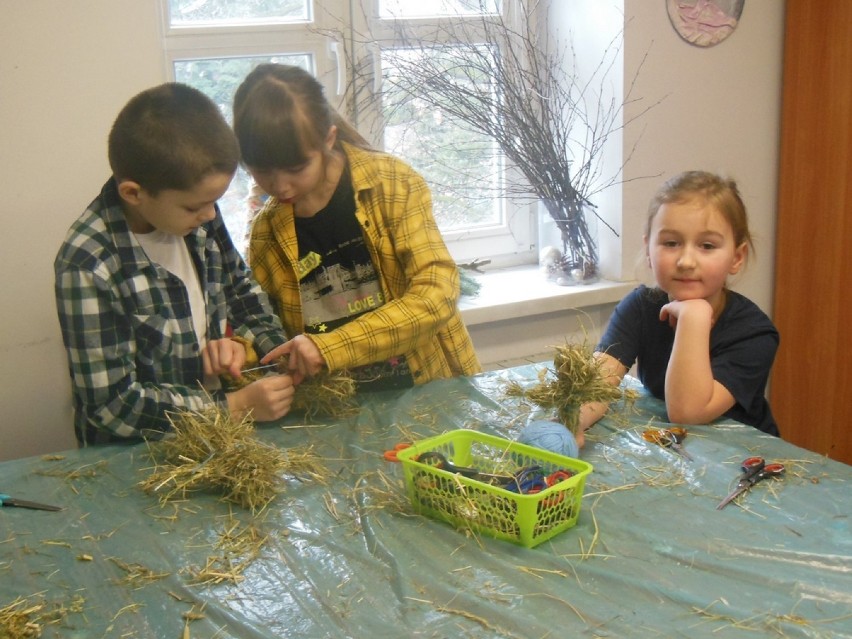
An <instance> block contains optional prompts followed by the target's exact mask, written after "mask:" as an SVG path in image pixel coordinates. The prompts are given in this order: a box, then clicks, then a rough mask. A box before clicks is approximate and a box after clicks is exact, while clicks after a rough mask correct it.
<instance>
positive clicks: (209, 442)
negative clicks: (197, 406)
mask: <svg viewBox="0 0 852 639" xmlns="http://www.w3.org/2000/svg"><path fill="white" fill-rule="evenodd" d="M169 421H170V422H171V424H172V429H173V432H174V436H173V437H172V438H170V439H165V440H163V441H160V442H152V443H150V444H149V446H150V452H151V457H152V458H153V459H154V461H155V463H156V464H157V465H156V466H155V467H154V469H153V472H152V473H151V475H150V476H149V477H148V478H147V479H146V480H144V481H143V482H141V484H140V485H141V487H142V488H143V490H145V491H146V492H149V493H153V492H158V493H159V494H160V495H161V498H162V500H163V501H167V500H169V499H173V498H175V497H180V498H183V497H185V496H186V494H187V493H188V492H191V491H195V490H211V491H216V492H221V493H222V496H223V499H225V500H227V501H231V502H234V503H236V504H239V505H240V506H243V507H245V508H249V509H251V510H252V512H256V511H258V510H260V509H262V508H264V507H265V506H266V505H267V504H268V503H269V502H270V501H271V500H272V499H273V498H274V497H275V496H276V495H277V494H278V493H279V492H280V491H281V490H282V489H283V483H284V476H285V475H291V476H296V477H298V478H300V479H301V478H309V479H313V480H320V481H321V480H322V478H323V477H324V476H325V475H326V473H325V472H324V469H323V468H322V465H321V464H320V461H319V458H318V457H317V456H316V455H315V454H314V453H313V452H312V450H311V449H310V448H301V449H300V448H290V449H287V450H283V449H280V448H278V447H276V446H272V445H270V444H267V443H264V442H262V441H260V440H258V439H257V438H256V437H255V428H254V420H253V419H252V418H251V416H250V415H247V416H245V417H243V418H241V419H234V418H233V417H232V416H231V415H230V413H228V411H226V410H225V409H222V408H219V407H214V408H210V409H207V410H204V411H198V412H190V411H186V412H181V413H177V414H170V415H169Z"/></svg>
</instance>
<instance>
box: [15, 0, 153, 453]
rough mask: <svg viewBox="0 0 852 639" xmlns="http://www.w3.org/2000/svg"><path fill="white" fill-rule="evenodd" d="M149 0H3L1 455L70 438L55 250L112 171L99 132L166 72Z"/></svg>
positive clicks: (47, 447)
mask: <svg viewBox="0 0 852 639" xmlns="http://www.w3.org/2000/svg"><path fill="white" fill-rule="evenodd" d="M158 12H159V5H158V3H157V1H156V0H75V1H74V2H67V1H66V0H28V1H27V2H19V1H18V0H0V221H2V231H0V242H2V246H3V250H2V254H0V273H2V276H0V299H2V304H3V311H2V313H3V316H2V321H0V358H1V359H0V361H2V366H3V367H2V373H0V375H2V378H0V380H1V381H0V415H1V417H0V459H8V458H15V457H21V456H25V455H31V454H36V453H41V452H45V451H53V450H64V449H67V448H71V447H73V446H74V445H75V441H74V435H73V432H72V430H73V429H72V423H71V400H70V384H69V380H68V368H67V364H66V359H65V353H64V350H63V347H62V338H61V337H60V334H59V323H58V321H57V319H56V309H55V305H54V301H53V299H54V298H53V258H54V257H55V255H56V251H57V250H58V249H59V245H60V243H61V242H62V238H63V237H64V235H65V232H66V230H67V229H68V227H69V226H70V224H71V222H73V221H74V219H75V218H77V217H78V216H79V215H80V213H82V212H83V210H84V209H85V208H86V205H88V203H89V202H90V201H91V200H92V199H93V198H94V196H95V195H96V194H97V193H98V191H99V190H100V187H101V185H102V184H103V183H104V182H105V181H106V179H107V177H108V176H109V166H108V164H107V158H106V138H107V134H108V132H109V127H110V125H111V124H112V121H113V119H114V118H115V116H116V114H117V113H118V111H119V109H120V108H121V107H122V106H123V105H124V103H125V102H126V101H127V100H128V99H129V98H130V97H131V96H132V95H134V94H136V93H138V92H139V91H141V90H143V89H145V88H147V87H149V86H152V85H155V84H158V83H160V82H162V81H163V80H164V79H165V62H164V56H163V55H162V52H161V49H162V45H161V36H160V20H159V13H158Z"/></svg>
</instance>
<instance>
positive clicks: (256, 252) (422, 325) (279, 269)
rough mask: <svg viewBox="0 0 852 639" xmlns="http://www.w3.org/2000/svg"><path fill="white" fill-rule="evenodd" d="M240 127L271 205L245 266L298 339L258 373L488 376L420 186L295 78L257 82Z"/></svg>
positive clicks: (247, 160)
mask: <svg viewBox="0 0 852 639" xmlns="http://www.w3.org/2000/svg"><path fill="white" fill-rule="evenodd" d="M234 129H235V131H236V134H237V138H238V140H239V142H240V149H241V153H242V160H243V163H244V164H245V166H246V168H247V169H248V171H249V172H250V173H251V175H252V177H253V178H254V179H255V181H256V182H257V184H258V186H259V187H260V188H261V189H263V191H265V192H266V193H267V194H269V196H270V197H269V200H268V201H267V203H266V205H265V206H264V208H263V209H262V210H261V211H260V213H259V214H258V216H257V218H256V219H255V220H254V223H253V225H252V230H251V240H250V245H249V262H250V265H251V268H252V271H253V274H254V277H255V278H256V279H257V280H258V282H260V284H261V286H262V287H263V288H264V290H265V291H266V292H267V293H268V295H269V296H270V297H271V298H272V299H273V301H274V302H275V303H276V305H277V310H278V313H279V315H280V317H281V320H282V323H283V324H284V328H285V330H286V332H287V335H288V337H289V338H290V339H289V341H288V342H287V343H286V344H284V345H282V346H280V347H278V348H276V349H275V350H273V351H272V352H270V353H268V354H267V355H266V357H264V359H263V362H264V363H265V362H268V361H272V360H274V359H276V358H278V357H281V356H287V357H288V358H289V368H290V370H291V372H292V374H293V376H294V379H295V380H296V381H297V382H298V381H301V379H303V378H304V377H305V376H311V375H315V374H316V373H317V372H319V371H320V370H322V369H323V368H327V369H328V370H340V369H347V370H357V369H361V370H362V371H366V372H367V376H368V377H373V376H376V377H382V376H385V377H387V378H393V382H394V383H392V384H391V387H394V386H399V385H402V386H405V385H410V384H412V383H414V384H421V383H425V382H428V381H430V380H432V379H436V378H442V377H451V376H457V375H470V374H474V373H476V372H478V371H479V370H480V367H479V362H478V361H477V357H476V354H475V352H474V349H473V345H472V343H471V340H470V336H469V335H468V332H467V329H466V328H465V326H464V323H463V322H462V319H461V315H460V313H459V311H458V308H457V301H458V296H459V274H458V269H457V267H456V265H455V263H454V261H453V260H452V258H451V257H450V254H449V252H448V251H447V248H446V245H445V244H444V241H443V239H442V237H441V234H440V232H439V230H438V227H437V224H436V223H435V219H434V217H433V215H432V202H431V195H430V192H429V189H428V187H427V186H426V183H425V182H424V180H423V178H422V177H421V176H420V175H418V174H417V173H416V172H415V171H414V170H413V169H411V167H409V166H408V165H407V164H405V163H404V162H402V161H400V160H399V159H397V158H395V157H393V156H390V155H388V154H385V153H380V152H377V151H374V150H372V149H370V148H369V145H368V144H367V143H366V141H365V140H364V139H363V138H362V137H361V136H360V135H359V134H358V133H357V132H356V131H355V130H354V129H353V128H352V127H351V126H350V125H348V124H347V123H346V122H345V121H344V120H343V119H342V118H340V116H339V115H338V114H337V113H336V112H335V111H334V109H333V108H332V107H331V106H330V105H329V104H328V101H327V100H326V98H325V96H324V93H323V89H322V86H321V85H320V84H319V83H318V82H317V81H316V79H315V78H314V77H313V76H311V75H310V74H309V73H307V72H306V71H304V70H303V69H301V68H299V67H292V66H286V65H279V64H265V65H260V66H259V67H257V68H256V69H255V70H254V71H252V72H251V73H250V74H249V75H248V76H247V77H246V79H245V80H244V81H243V83H242V84H241V86H240V87H239V89H238V90H237V93H236V95H235V99H234ZM359 251H360V253H359ZM400 380H403V381H402V383H401V384H400V383H399V382H400ZM380 387H386V386H380Z"/></svg>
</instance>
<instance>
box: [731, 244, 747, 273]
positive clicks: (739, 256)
mask: <svg viewBox="0 0 852 639" xmlns="http://www.w3.org/2000/svg"><path fill="white" fill-rule="evenodd" d="M747 256H748V243H747V242H743V243H742V244H740V245H739V246H738V247H737V248H735V249H734V259H733V260H732V261H731V268H730V270H729V271H728V273H730V274H731V275H736V274H737V273H739V271H740V269H741V268H742V267H743V264H745V261H746V257H747Z"/></svg>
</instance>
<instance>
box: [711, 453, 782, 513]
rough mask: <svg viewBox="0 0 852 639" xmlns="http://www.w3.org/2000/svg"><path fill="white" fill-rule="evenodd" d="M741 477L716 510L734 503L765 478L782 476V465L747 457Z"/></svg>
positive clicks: (760, 458)
mask: <svg viewBox="0 0 852 639" xmlns="http://www.w3.org/2000/svg"><path fill="white" fill-rule="evenodd" d="M742 471H743V473H742V475H741V476H740V479H739V481H738V482H737V486H736V488H734V489H733V490H732V491H731V494H729V495H728V496H727V497H725V498H724V499H723V500H722V501H720V502H719V505H718V506H716V510H722V508H724V507H725V506H727V505H728V504H730V503H731V502H732V501H734V500H735V499H736V498H737V497H739V496H740V495H742V494H743V493H744V492H746V491H747V490H750V489H751V487H752V486H754V485H755V484H756V483H757V482H759V481H762V480H764V479H766V478H767V477H780V476H781V475H783V474H784V471H785V469H784V464H778V463H774V464H767V463H766V460H765V459H763V457H749V458H748V459H745V460H743V463H742Z"/></svg>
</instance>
